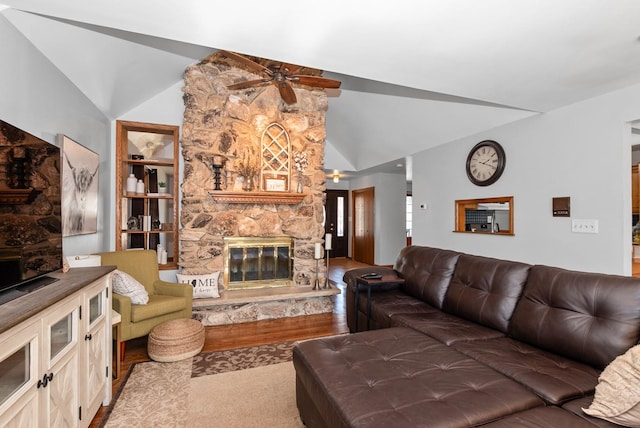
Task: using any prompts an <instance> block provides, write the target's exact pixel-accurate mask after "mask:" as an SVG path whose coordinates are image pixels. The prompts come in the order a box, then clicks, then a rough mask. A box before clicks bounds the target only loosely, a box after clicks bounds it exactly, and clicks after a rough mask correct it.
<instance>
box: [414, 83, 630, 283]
mask: <svg viewBox="0 0 640 428" xmlns="http://www.w3.org/2000/svg"><path fill="white" fill-rule="evenodd" d="M639 118H640V86H635V87H633V88H630V89H627V90H624V91H618V92H614V93H610V94H607V95H605V96H602V97H598V98H594V99H591V100H587V101H584V102H581V103H577V104H574V105H571V106H568V107H565V108H563V109H558V110H556V111H553V112H550V113H547V114H541V115H538V116H535V117H532V118H528V119H524V120H521V121H519V122H516V123H512V124H510V125H506V126H502V127H499V128H496V129H494V130H492V131H491V132H486V133H482V134H478V135H475V136H473V137H470V138H465V139H461V140H459V141H457V142H455V143H452V144H447V145H445V146H441V147H436V148H434V149H431V150H426V151H424V152H421V153H418V154H417V155H415V156H414V164H416V165H421V167H420V168H414V176H413V177H414V180H413V199H414V206H419V205H420V204H422V203H426V204H428V209H427V210H426V211H424V210H414V218H413V227H414V232H413V242H414V243H415V244H418V245H430V246H436V247H442V248H450V249H454V250H459V251H464V252H468V253H472V254H483V255H487V256H491V257H498V258H507V259H511V260H521V261H524V262H528V263H538V264H548V265H554V266H559V267H564V268H567V269H578V270H586V271H596V272H605V273H615V274H625V275H629V274H630V273H631V227H632V225H631V196H630V195H631V183H630V182H631V171H630V168H629V165H630V163H631V142H632V139H631V129H630V125H629V122H631V121H633V120H636V119H639ZM483 139H494V140H497V141H498V142H499V143H500V144H502V146H503V147H504V148H505V151H506V153H507V164H506V169H505V172H504V174H503V175H502V177H501V178H500V179H499V180H498V182H496V183H495V184H493V185H491V186H488V187H486V188H483V187H477V186H474V185H473V184H471V183H470V182H469V180H468V179H467V177H466V174H465V162H466V157H467V153H468V151H469V150H470V149H471V147H473V145H474V144H476V143H477V142H479V141H481V140H483ZM511 195H513V196H514V223H515V225H514V231H515V236H513V237H508V236H491V235H479V234H466V233H454V232H452V230H453V228H454V204H455V202H454V201H455V200H456V199H473V198H482V197H492V196H511ZM555 196H569V197H571V218H573V219H598V220H599V229H600V232H599V233H598V234H578V233H572V232H571V226H570V225H571V219H570V218H559V217H553V216H552V213H551V200H552V198H553V197H555Z"/></svg>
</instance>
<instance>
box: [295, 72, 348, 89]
mask: <svg viewBox="0 0 640 428" xmlns="http://www.w3.org/2000/svg"><path fill="white" fill-rule="evenodd" d="M289 78H290V79H291V81H292V82H293V83H299V84H301V85H308V86H318V87H320V88H339V87H340V85H341V84H342V82H340V81H339V80H333V79H327V78H326V77H318V76H306V75H302V74H300V75H295V76H289Z"/></svg>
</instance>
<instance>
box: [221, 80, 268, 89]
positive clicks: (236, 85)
mask: <svg viewBox="0 0 640 428" xmlns="http://www.w3.org/2000/svg"><path fill="white" fill-rule="evenodd" d="M269 82H271V80H270V79H258V80H247V81H246V82H240V83H234V84H233V85H229V86H227V89H231V90H234V89H247V88H250V87H252V86H258V85H264V84H266V83H269Z"/></svg>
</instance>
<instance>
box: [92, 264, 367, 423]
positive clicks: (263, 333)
mask: <svg viewBox="0 0 640 428" xmlns="http://www.w3.org/2000/svg"><path fill="white" fill-rule="evenodd" d="M363 266H367V265H366V264H363V263H360V262H356V261H353V260H351V259H347V258H336V259H331V262H330V263H329V278H330V279H331V280H332V281H335V283H336V284H337V285H338V288H340V289H341V290H344V282H342V276H343V275H344V272H345V271H347V270H349V269H353V268H357V267H363ZM333 298H334V299H335V302H334V310H333V312H332V313H327V314H320V315H310V316H304V317H294V318H282V319H277V320H265V321H257V322H249V323H242V324H234V325H224V326H209V327H205V339H204V348H203V350H202V351H203V352H214V351H222V350H227V349H236V348H244V347H248V346H258V345H264V344H268V343H278V342H285V341H291V340H302V339H310V338H314V337H322V336H330V335H333V334H341V333H346V332H348V331H349V329H348V328H347V319H346V312H345V297H344V293H341V294H339V295H337V296H335V297H333ZM144 361H149V356H148V355H147V338H146V337H142V338H139V339H134V340H130V341H128V342H127V350H126V353H125V359H124V362H123V363H122V364H121V373H120V377H119V379H118V380H116V381H114V382H113V393H114V394H115V392H116V391H117V390H118V387H119V386H120V380H121V379H122V377H123V376H124V374H125V373H126V372H127V370H128V369H129V367H131V365H132V364H134V363H139V362H144ZM105 410H106V407H102V408H100V410H99V411H98V413H97V414H96V416H95V417H94V418H93V420H92V422H91V425H89V426H90V428H94V427H97V426H98V425H99V423H100V419H102V415H103V414H104V412H105Z"/></svg>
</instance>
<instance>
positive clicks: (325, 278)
mask: <svg viewBox="0 0 640 428" xmlns="http://www.w3.org/2000/svg"><path fill="white" fill-rule="evenodd" d="M324 252H325V253H326V254H327V271H326V272H325V274H324V288H331V287H330V286H329V252H331V249H330V248H325V250H324Z"/></svg>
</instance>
